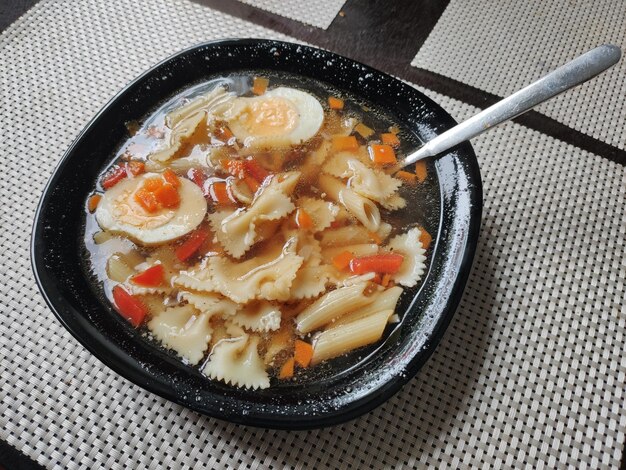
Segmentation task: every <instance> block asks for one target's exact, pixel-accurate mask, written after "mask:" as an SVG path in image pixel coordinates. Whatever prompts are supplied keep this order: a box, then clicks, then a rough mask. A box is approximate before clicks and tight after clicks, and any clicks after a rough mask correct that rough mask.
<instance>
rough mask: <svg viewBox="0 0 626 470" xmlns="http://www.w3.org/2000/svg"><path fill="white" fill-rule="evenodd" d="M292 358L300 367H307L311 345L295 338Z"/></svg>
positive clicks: (310, 357)
mask: <svg viewBox="0 0 626 470" xmlns="http://www.w3.org/2000/svg"><path fill="white" fill-rule="evenodd" d="M293 358H294V359H295V361H296V364H298V365H299V366H300V367H308V366H309V364H310V363H311V359H312V358H313V346H311V345H310V344H309V343H305V342H304V341H302V340H300V339H297V340H296V342H295V350H294V354H293Z"/></svg>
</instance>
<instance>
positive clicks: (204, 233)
mask: <svg viewBox="0 0 626 470" xmlns="http://www.w3.org/2000/svg"><path fill="white" fill-rule="evenodd" d="M208 237H209V231H208V230H207V229H206V228H204V227H199V228H197V229H196V230H195V231H193V232H191V234H189V236H188V237H187V239H186V240H185V241H184V242H183V244H182V245H180V246H179V247H178V248H176V257H177V258H178V259H179V260H180V261H187V260H188V259H189V258H191V257H192V256H193V255H194V253H195V252H196V251H198V249H199V248H200V247H201V246H202V244H203V243H204V241H205V240H206V239H207V238H208Z"/></svg>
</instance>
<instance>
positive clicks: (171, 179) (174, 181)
mask: <svg viewBox="0 0 626 470" xmlns="http://www.w3.org/2000/svg"><path fill="white" fill-rule="evenodd" d="M163 179H164V180H165V181H167V182H168V183H169V184H171V185H172V186H174V187H175V188H178V187H179V186H180V180H179V179H178V176H177V175H176V173H174V172H173V171H172V170H171V169H169V168H168V169H167V170H165V171H164V172H163Z"/></svg>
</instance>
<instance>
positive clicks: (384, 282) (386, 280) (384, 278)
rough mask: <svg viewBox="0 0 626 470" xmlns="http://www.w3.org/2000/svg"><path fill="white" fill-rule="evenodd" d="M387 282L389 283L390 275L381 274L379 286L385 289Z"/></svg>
mask: <svg viewBox="0 0 626 470" xmlns="http://www.w3.org/2000/svg"><path fill="white" fill-rule="evenodd" d="M389 281H391V274H389V273H386V274H383V277H382V279H381V280H380V285H381V286H383V287H387V286H388V285H389Z"/></svg>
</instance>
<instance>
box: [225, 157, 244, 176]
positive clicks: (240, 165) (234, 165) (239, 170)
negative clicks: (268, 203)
mask: <svg viewBox="0 0 626 470" xmlns="http://www.w3.org/2000/svg"><path fill="white" fill-rule="evenodd" d="M225 166H226V171H228V173H230V174H231V175H233V176H234V177H235V178H239V179H243V178H245V176H246V162H245V161H243V160H228V161H227V162H226V165H225Z"/></svg>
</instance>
